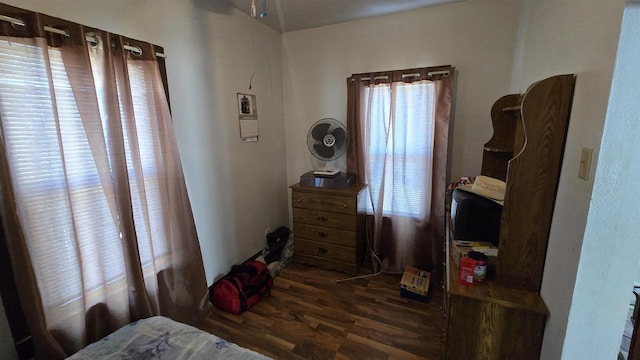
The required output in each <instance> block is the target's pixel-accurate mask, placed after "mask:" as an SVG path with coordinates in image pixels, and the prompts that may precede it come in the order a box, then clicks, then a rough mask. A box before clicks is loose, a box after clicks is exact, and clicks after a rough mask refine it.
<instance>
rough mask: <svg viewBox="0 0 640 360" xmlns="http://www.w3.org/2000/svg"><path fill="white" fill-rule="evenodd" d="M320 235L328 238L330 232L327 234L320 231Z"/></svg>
mask: <svg viewBox="0 0 640 360" xmlns="http://www.w3.org/2000/svg"><path fill="white" fill-rule="evenodd" d="M318 236H320V237H321V238H323V239H324V238H326V237H327V236H329V234H327V233H326V232H322V231H318Z"/></svg>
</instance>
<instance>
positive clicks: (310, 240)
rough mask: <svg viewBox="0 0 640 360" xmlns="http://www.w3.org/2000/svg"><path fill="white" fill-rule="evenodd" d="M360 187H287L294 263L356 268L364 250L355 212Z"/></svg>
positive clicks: (351, 270)
mask: <svg viewBox="0 0 640 360" xmlns="http://www.w3.org/2000/svg"><path fill="white" fill-rule="evenodd" d="M364 187H365V185H363V184H355V185H353V186H351V187H349V188H346V189H328V188H317V187H306V186H300V184H295V185H292V186H291V207H292V209H293V235H294V238H295V245H294V246H295V254H294V261H295V262H298V263H302V264H308V265H315V266H318V267H321V268H323V269H328V270H340V271H345V272H349V273H356V272H357V271H358V269H359V267H360V264H361V263H362V258H363V255H364V250H365V242H364V229H363V227H364V215H358V196H359V194H360V193H361V191H362V189H364Z"/></svg>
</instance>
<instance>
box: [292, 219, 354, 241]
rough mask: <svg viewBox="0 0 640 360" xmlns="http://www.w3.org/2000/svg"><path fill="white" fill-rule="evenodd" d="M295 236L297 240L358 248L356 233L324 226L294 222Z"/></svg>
mask: <svg viewBox="0 0 640 360" xmlns="http://www.w3.org/2000/svg"><path fill="white" fill-rule="evenodd" d="M293 234H294V236H295V237H296V238H302V239H307V240H314V241H320V242H324V243H329V244H335V245H342V246H348V247H356V233H355V231H348V230H340V229H334V228H330V227H324V226H314V225H307V224H301V223H297V222H294V223H293Z"/></svg>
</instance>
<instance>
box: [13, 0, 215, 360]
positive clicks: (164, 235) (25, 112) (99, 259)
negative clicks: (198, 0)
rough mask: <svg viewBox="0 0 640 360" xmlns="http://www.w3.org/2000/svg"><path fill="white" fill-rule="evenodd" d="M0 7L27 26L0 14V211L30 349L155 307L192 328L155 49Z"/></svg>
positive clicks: (56, 352) (186, 237) (196, 250)
mask: <svg viewBox="0 0 640 360" xmlns="http://www.w3.org/2000/svg"><path fill="white" fill-rule="evenodd" d="M0 14H2V15H5V16H9V17H12V18H17V19H20V20H22V21H23V22H24V24H25V26H22V25H20V24H15V23H13V24H12V23H10V22H5V21H0V135H1V136H0V138H1V139H2V142H1V143H0V145H1V146H0V190H1V191H0V194H1V198H0V212H1V214H2V220H3V227H4V230H5V233H6V240H7V247H8V250H9V255H10V259H11V264H12V268H13V270H14V274H15V280H16V285H17V287H18V292H19V296H20V299H21V302H22V305H23V308H24V309H25V313H26V315H27V321H28V324H29V328H30V330H31V333H32V336H33V339H34V343H35V346H36V354H37V357H38V358H42V359H55V358H64V357H66V356H67V355H70V354H72V353H73V352H75V351H77V350H79V349H80V348H81V347H83V346H84V345H86V344H87V343H90V342H93V341H95V340H97V339H99V338H101V337H102V336H104V335H106V334H108V333H110V332H112V331H113V330H115V329H117V328H119V327H121V326H123V325H125V324H127V323H129V322H131V321H133V320H137V319H140V318H145V317H149V316H153V315H165V316H169V317H171V318H173V319H175V320H178V321H182V322H186V323H191V324H195V323H196V322H197V320H198V319H199V318H200V317H201V316H202V314H203V313H205V312H207V311H209V310H210V304H209V302H208V289H207V285H206V278H205V274H204V267H203V264H202V257H201V252H200V246H199V242H198V238H197V234H196V230H195V225H194V220H193V216H192V211H191V206H190V203H189V199H188V196H187V192H186V186H185V182H184V176H183V173H182V166H181V163H180V158H179V155H178V152H177V146H176V141H175V138H174V133H173V127H172V122H171V116H170V112H169V106H168V102H167V97H166V93H165V90H164V84H163V81H162V79H161V75H160V71H159V66H158V62H157V59H156V56H155V51H154V46H153V45H152V44H148V43H144V42H140V41H135V40H132V39H127V38H124V37H121V36H118V35H114V34H109V33H107V32H104V31H100V30H96V29H91V28H87V27H84V26H81V25H79V24H75V23H71V22H68V21H64V20H61V19H56V18H52V17H48V16H46V15H43V14H38V13H33V12H28V11H25V10H22V9H18V8H14V7H10V6H7V5H2V4H0ZM44 26H47V27H51V28H56V29H59V30H64V31H65V32H66V33H67V34H68V35H59V34H55V33H52V32H50V31H44V30H43V29H44ZM87 39H88V40H90V41H87ZM125 45H126V46H131V47H135V48H137V49H139V50H140V51H139V52H138V51H135V52H132V51H128V50H124V46H125Z"/></svg>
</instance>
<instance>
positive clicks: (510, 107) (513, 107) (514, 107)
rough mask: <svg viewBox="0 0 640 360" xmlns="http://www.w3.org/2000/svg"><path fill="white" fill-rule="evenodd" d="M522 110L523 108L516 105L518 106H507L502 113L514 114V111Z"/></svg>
mask: <svg viewBox="0 0 640 360" xmlns="http://www.w3.org/2000/svg"><path fill="white" fill-rule="evenodd" d="M521 109H522V106H520V105H516V106H507V107H505V108H502V111H504V112H512V111H520V110H521Z"/></svg>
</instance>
